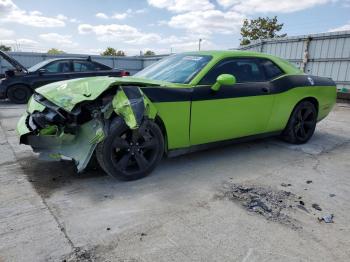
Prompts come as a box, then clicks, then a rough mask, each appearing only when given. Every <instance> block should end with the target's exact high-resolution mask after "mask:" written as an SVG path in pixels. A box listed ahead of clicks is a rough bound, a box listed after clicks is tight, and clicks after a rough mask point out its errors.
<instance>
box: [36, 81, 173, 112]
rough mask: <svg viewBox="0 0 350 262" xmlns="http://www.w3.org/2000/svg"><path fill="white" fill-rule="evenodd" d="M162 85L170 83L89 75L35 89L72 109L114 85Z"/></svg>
mask: <svg viewBox="0 0 350 262" xmlns="http://www.w3.org/2000/svg"><path fill="white" fill-rule="evenodd" d="M119 84H120V85H128V84H130V85H133V84H140V85H142V86H144V85H148V86H160V85H166V84H169V83H167V82H163V81H155V80H148V79H141V78H134V77H108V76H102V77H88V78H79V79H73V80H66V81H60V82H55V83H51V84H48V85H46V86H43V87H40V88H38V89H36V90H35V91H36V92H37V93H38V94H40V95H42V96H44V97H45V98H46V99H48V100H49V101H51V102H52V103H54V104H56V105H58V106H60V107H62V108H64V109H65V110H67V111H71V110H72V109H73V108H74V106H75V105H76V104H78V103H80V102H83V101H92V100H95V99H96V98H97V97H98V96H99V95H100V94H102V93H103V92H104V91H105V90H107V89H108V88H109V87H111V86H113V85H119Z"/></svg>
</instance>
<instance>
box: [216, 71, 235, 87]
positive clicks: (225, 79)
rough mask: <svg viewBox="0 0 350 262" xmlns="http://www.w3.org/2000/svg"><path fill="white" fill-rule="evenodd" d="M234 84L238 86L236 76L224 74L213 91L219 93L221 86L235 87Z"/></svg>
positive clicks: (217, 79) (220, 76) (217, 80)
mask: <svg viewBox="0 0 350 262" xmlns="http://www.w3.org/2000/svg"><path fill="white" fill-rule="evenodd" d="M234 84H236V78H235V77H234V75H230V74H222V75H219V76H218V78H216V83H215V84H214V85H213V86H212V87H211V90H213V91H219V89H220V87H221V86H233V85H234Z"/></svg>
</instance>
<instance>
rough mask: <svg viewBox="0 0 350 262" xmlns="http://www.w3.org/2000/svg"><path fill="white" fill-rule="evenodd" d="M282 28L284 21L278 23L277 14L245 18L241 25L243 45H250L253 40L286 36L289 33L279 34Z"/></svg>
mask: <svg viewBox="0 0 350 262" xmlns="http://www.w3.org/2000/svg"><path fill="white" fill-rule="evenodd" d="M282 28H283V23H281V24H279V23H278V20H277V16H275V17H273V18H269V17H259V18H257V19H251V20H248V19H245V20H244V21H243V25H242V27H241V36H242V39H241V45H248V44H250V41H251V40H258V39H267V38H279V37H285V36H286V35H287V34H282V35H278V34H277V33H278V32H279V31H281V30H282Z"/></svg>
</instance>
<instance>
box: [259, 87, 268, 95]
mask: <svg viewBox="0 0 350 262" xmlns="http://www.w3.org/2000/svg"><path fill="white" fill-rule="evenodd" d="M261 91H262V92H263V93H266V94H268V93H270V89H269V88H268V87H263V88H261Z"/></svg>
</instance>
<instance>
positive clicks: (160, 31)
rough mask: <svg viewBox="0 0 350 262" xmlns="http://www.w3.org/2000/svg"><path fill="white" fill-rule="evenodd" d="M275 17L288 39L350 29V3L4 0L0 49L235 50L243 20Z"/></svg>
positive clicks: (0, 0) (91, 51) (88, 51)
mask: <svg viewBox="0 0 350 262" xmlns="http://www.w3.org/2000/svg"><path fill="white" fill-rule="evenodd" d="M259 16H264V17H265V16H269V17H273V16H277V17H278V20H279V22H281V23H284V27H283V30H282V32H281V33H287V35H289V36H295V35H305V34H311V33H323V32H329V31H339V30H350V0H298V1H297V0H59V1H57V0H55V1H53V0H0V44H5V45H9V46H11V47H12V48H13V49H14V50H18V51H33V52H46V51H47V50H48V49H50V48H58V49H60V50H63V51H65V52H67V53H75V54H99V53H101V52H102V51H103V50H105V49H106V47H113V48H116V49H117V50H123V51H124V52H126V54H127V55H138V54H139V53H140V51H142V52H145V51H146V50H153V51H154V52H156V54H167V53H170V52H181V51H189V50H197V49H198V39H203V40H202V43H201V45H202V49H206V50H213V49H228V48H236V47H238V46H239V42H240V33H239V32H240V27H241V25H242V23H243V20H244V19H254V18H257V17H259Z"/></svg>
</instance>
